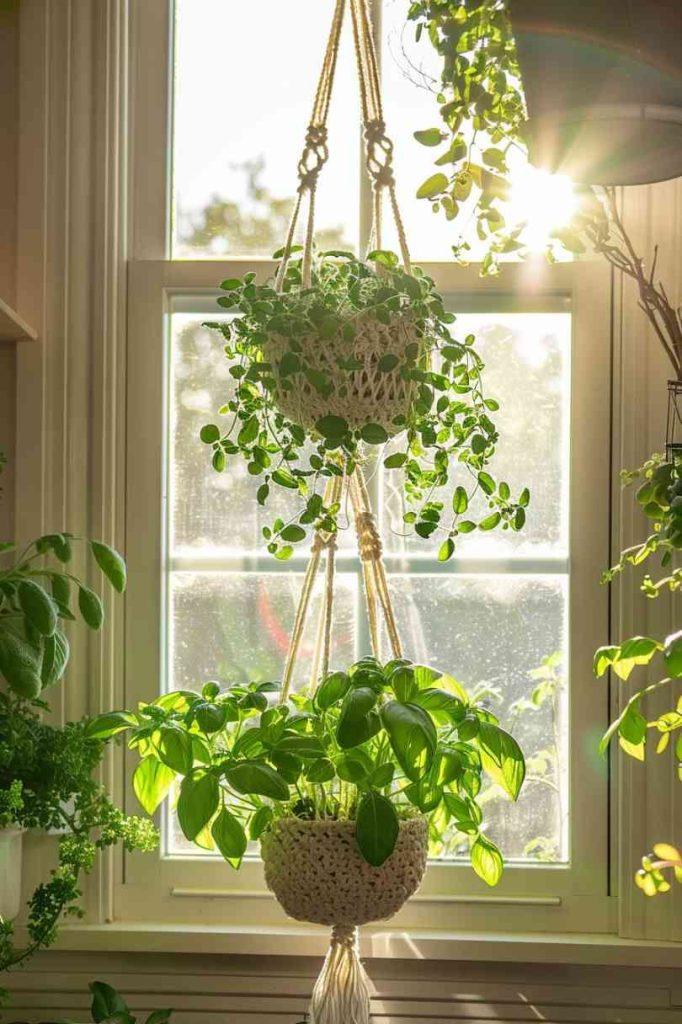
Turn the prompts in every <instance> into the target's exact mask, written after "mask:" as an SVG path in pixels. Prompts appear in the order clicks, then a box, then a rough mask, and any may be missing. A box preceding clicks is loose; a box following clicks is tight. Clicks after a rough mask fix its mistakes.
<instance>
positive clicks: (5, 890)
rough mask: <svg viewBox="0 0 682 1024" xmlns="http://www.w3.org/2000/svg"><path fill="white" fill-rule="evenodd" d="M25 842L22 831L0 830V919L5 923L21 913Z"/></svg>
mask: <svg viewBox="0 0 682 1024" xmlns="http://www.w3.org/2000/svg"><path fill="white" fill-rule="evenodd" d="M23 840H24V833H23V831H22V830H21V829H18V828H4V829H0V917H2V918H4V920H5V921H12V920H13V919H14V918H15V917H16V916H17V914H18V913H19V907H20V904H21V855H22V852H23Z"/></svg>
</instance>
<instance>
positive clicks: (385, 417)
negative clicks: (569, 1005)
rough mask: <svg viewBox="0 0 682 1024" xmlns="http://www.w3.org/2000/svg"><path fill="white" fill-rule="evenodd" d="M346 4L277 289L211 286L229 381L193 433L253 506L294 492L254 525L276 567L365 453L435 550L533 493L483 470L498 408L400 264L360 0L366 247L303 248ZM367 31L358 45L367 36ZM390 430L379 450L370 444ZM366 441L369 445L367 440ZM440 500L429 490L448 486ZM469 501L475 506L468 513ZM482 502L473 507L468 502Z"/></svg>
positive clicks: (341, 0)
mask: <svg viewBox="0 0 682 1024" xmlns="http://www.w3.org/2000/svg"><path fill="white" fill-rule="evenodd" d="M344 7H345V0H337V3H336V7H335V11H334V18H333V23H332V29H331V33H330V38H329V42H328V45H327V50H326V53H325V58H324V64H323V71H322V76H321V78H320V84H319V87H318V91H317V95H316V98H315V104H314V107H313V114H312V117H311V121H310V124H309V126H308V131H307V134H306V143H305V147H304V150H303V154H302V156H301V159H300V161H299V165H298V172H299V186H298V192H297V199H296V203H295V206H294V210H293V213H292V217H291V223H290V226H289V231H288V235H287V238H286V241H285V244H284V246H283V248H282V249H281V250H280V251H279V252H278V253H275V256H276V257H277V258H279V259H280V263H279V266H278V270H277V273H276V276H275V279H274V281H269V282H266V283H260V282H258V281H257V280H256V275H255V274H254V273H248V274H246V275H244V277H242V278H230V279H228V280H226V281H223V282H222V285H221V288H222V290H223V294H222V295H221V297H220V298H219V299H218V303H219V305H220V306H221V307H222V308H223V309H227V310H230V311H231V312H233V313H236V314H239V315H237V316H233V317H230V318H229V320H226V321H221V322H213V323H209V324H208V326H209V327H212V328H215V329H216V330H217V331H219V332H220V333H221V335H222V338H223V341H224V349H225V354H226V356H227V358H228V360H229V363H230V367H229V373H230V375H231V377H232V379H233V380H234V382H235V384H234V388H233V391H232V393H231V394H230V395H229V396H228V398H227V401H226V402H225V403H224V405H223V406H222V407H221V408H220V410H219V416H220V417H224V418H225V419H224V421H222V422H221V420H219V421H218V422H214V423H208V424H206V425H205V426H204V427H203V428H202V430H201V434H200V436H201V440H202V441H203V442H204V443H205V444H206V445H207V446H208V447H209V448H210V450H211V460H212V465H213V467H214V469H215V470H216V471H218V472H223V471H224V470H225V468H226V467H227V465H228V461H229V460H230V459H231V458H233V457H239V458H241V459H243V460H244V461H245V462H246V464H247V468H248V472H249V474H250V475H252V476H254V477H259V478H260V481H261V483H260V487H259V489H258V495H257V497H258V501H259V503H260V504H261V505H266V504H267V503H268V500H269V498H270V496H271V494H272V492H273V490H275V489H277V488H284V489H285V490H289V491H290V492H297V493H298V496H299V498H300V501H299V504H298V506H297V510H296V514H295V515H294V516H293V517H292V518H291V519H289V520H288V521H285V520H284V519H279V518H278V519H276V520H275V521H274V522H273V523H272V524H270V525H267V526H265V527H264V528H263V536H264V539H265V541H266V543H267V547H268V550H269V551H270V552H271V553H272V554H273V555H275V556H276V557H277V558H280V559H286V558H288V557H290V556H291V555H292V554H293V550H294V545H295V544H297V543H300V542H302V541H303V540H305V538H306V537H307V536H308V535H309V532H308V531H309V530H310V529H311V528H312V529H313V530H318V531H323V532H334V531H336V529H337V528H338V525H339V524H338V517H339V511H340V508H339V506H338V505H336V504H333V503H331V504H330V503H329V502H326V501H325V500H324V489H325V485H326V482H327V480H328V479H329V478H330V477H333V476H336V475H338V474H340V473H342V472H343V471H344V467H345V468H346V470H347V471H348V472H349V473H350V472H351V471H352V469H353V466H354V465H355V464H356V463H362V462H363V461H364V460H365V458H366V457H367V455H368V454H369V452H368V448H369V450H371V449H372V447H373V448H374V450H375V451H377V449H379V451H377V454H379V455H380V456H382V457H383V465H384V468H385V469H386V470H389V471H398V472H400V473H401V474H404V483H403V493H404V495H405V498H406V503H407V504H408V506H409V508H408V510H407V511H406V513H405V517H404V522H405V527H406V530H414V532H415V533H416V534H417V535H418V536H419V537H422V538H424V539H428V538H431V537H434V539H436V537H438V536H439V535H440V536H439V549H438V550H439V557H440V559H441V560H442V561H446V560H447V559H448V558H450V557H451V556H452V554H453V553H454V550H455V546H456V538H457V537H458V536H459V535H460V533H462V534H464V533H469V532H471V531H472V530H475V529H477V528H480V529H483V530H491V529H494V528H496V527H497V526H501V527H502V528H503V529H512V530H520V529H521V528H522V527H523V525H524V522H525V517H526V512H525V508H526V506H527V504H528V502H529V499H530V495H529V493H528V491H527V490H523V491H522V492H521V494H520V495H519V496H518V498H514V497H512V495H511V491H510V488H509V486H508V485H507V483H505V482H504V481H501V482H500V483H499V484H498V483H497V481H496V480H495V479H494V478H493V476H492V475H491V473H490V469H489V463H490V459H491V458H492V456H493V454H494V451H495V446H496V443H497V439H498V434H497V429H496V427H495V423H494V422H493V419H492V418H491V417H492V416H493V415H494V413H495V411H496V410H497V408H498V404H497V402H496V401H495V400H494V399H493V398H489V397H487V396H486V394H485V390H484V386H483V370H484V364H483V361H482V359H481V358H480V356H479V355H478V353H477V351H476V347H475V339H474V337H473V336H472V335H466V336H463V337H462V336H460V337H458V336H457V334H456V332H455V329H454V327H453V325H454V324H455V320H456V317H455V315H454V314H453V313H451V312H449V311H448V310H446V309H445V307H444V304H443V299H442V297H441V296H440V295H439V294H438V292H437V291H436V288H435V285H434V282H433V281H432V280H431V278H430V277H428V276H427V275H426V274H425V273H424V272H423V271H422V270H421V269H420V268H419V267H413V266H412V264H411V261H410V254H409V250H408V245H407V240H406V237H405V231H404V228H403V222H402V218H401V215H400V211H399V208H398V203H397V198H396V190H395V178H394V173H393V167H392V155H393V146H392V143H391V141H390V139H389V138H388V137H387V135H386V131H385V124H384V120H383V111H382V105H381V95H380V92H379V85H378V76H377V73H376V62H375V57H374V53H373V49H372V46H373V44H372V41H371V30H370V26H369V20H368V15H367V12H366V10H365V6H364V2H363V0H353V3H352V4H351V5H350V8H351V13H352V16H353V29H354V33H355V38H356V41H357V53H358V59H359V73H360V80H361V90H360V91H361V98H362V115H363V124H364V132H365V141H366V160H365V163H366V168H367V172H368V175H369V177H370V179H371V181H372V185H373V230H372V246H373V248H371V251H370V252H369V253H368V254H367V256H366V257H365V258H364V259H358V257H357V256H355V255H353V254H352V253H349V252H343V251H336V250H334V251H330V252H322V253H316V252H314V250H313V235H314V215H315V200H316V191H317V183H318V178H319V175H320V171H321V170H322V168H323V166H324V164H325V162H326V160H327V155H328V151H327V127H326V124H327V113H328V109H329V101H330V96H331V88H332V83H333V78H334V70H335V67H336V56H337V52H338V45H339V38H340V32H341V23H342V18H343V13H344ZM365 37H366V38H365ZM386 197H387V198H388V205H389V207H390V210H391V212H392V216H393V219H394V221H395V225H396V231H397V236H398V240H399V250H400V256H398V255H396V254H395V253H392V252H389V251H387V250H385V249H382V247H381V221H382V204H383V202H384V199H385V198H386ZM304 198H305V199H307V200H308V216H307V223H306V227H305V232H304V242H303V245H302V246H297V245H295V244H294V240H295V238H296V229H297V225H298V221H299V217H300V215H301V209H302V205H303V200H304ZM398 434H400V441H399V442H395V444H394V446H393V448H392V449H391V451H389V452H383V453H382V452H381V451H380V449H381V447H382V446H383V445H385V444H386V442H387V441H388V440H389V438H391V437H394V436H396V435H398ZM366 446H367V447H366ZM455 475H456V478H457V479H456V485H455V487H454V488H453V489H454V491H455V494H456V500H455V501H454V502H453V503H452V504H451V503H450V502H448V503H447V506H446V505H445V504H444V503H443V501H442V500H441V498H440V497H439V496H438V494H436V493H435V488H438V489H440V488H445V487H447V486H448V485H449V484H450V485H451V484H452V482H453V477H454V476H455ZM477 492H482V493H483V494H484V495H485V496H486V498H487V507H484V508H483V509H482V510H480V511H479V513H478V514H477V515H476V517H475V518H471V517H470V514H468V509H469V505H470V499H472V498H473V497H474V495H475V494H476V493H477ZM479 509H480V505H479Z"/></svg>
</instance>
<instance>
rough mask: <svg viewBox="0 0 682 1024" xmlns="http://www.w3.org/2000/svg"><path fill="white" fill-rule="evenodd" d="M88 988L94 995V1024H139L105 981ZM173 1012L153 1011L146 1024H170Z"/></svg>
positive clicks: (120, 997) (92, 1010) (117, 994)
mask: <svg viewBox="0 0 682 1024" xmlns="http://www.w3.org/2000/svg"><path fill="white" fill-rule="evenodd" d="M88 988H89V989H90V992H91V994H92V1003H91V1006H90V1017H91V1020H92V1024H108V1022H110V1021H111V1022H112V1024H113V1022H116V1024H137V1017H135V1016H133V1014H132V1012H131V1010H130V1007H129V1006H128V1004H127V1003H126V1001H125V999H124V998H123V997H122V996H121V995H120V994H119V993H118V992H117V991H116V989H115V988H112V986H111V985H107V983H106V982H104V981H91V982H90V984H89V986H88ZM172 1013H173V1011H172V1010H152V1012H151V1013H150V1014H149V1015H148V1016H147V1018H146V1020H145V1021H144V1024H168V1021H169V1020H170V1018H171V1014H172ZM62 1024H74V1022H73V1021H62Z"/></svg>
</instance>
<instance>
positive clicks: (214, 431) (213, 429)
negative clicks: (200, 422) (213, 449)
mask: <svg viewBox="0 0 682 1024" xmlns="http://www.w3.org/2000/svg"><path fill="white" fill-rule="evenodd" d="M199 437H200V438H201V440H202V441H203V442H204V444H214V442H215V441H219V440H220V430H219V429H218V427H217V426H216V425H215V423H207V424H206V425H205V426H204V427H202V428H201V430H200V431H199Z"/></svg>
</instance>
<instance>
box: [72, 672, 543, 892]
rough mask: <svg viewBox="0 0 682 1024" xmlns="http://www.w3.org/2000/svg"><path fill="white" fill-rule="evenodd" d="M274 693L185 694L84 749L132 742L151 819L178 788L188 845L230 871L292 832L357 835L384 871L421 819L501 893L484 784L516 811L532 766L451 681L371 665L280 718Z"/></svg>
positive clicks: (138, 787) (290, 706)
mask: <svg viewBox="0 0 682 1024" xmlns="http://www.w3.org/2000/svg"><path fill="white" fill-rule="evenodd" d="M277 690H278V684H275V683H259V684H257V683H251V684H250V685H249V686H233V687H230V688H229V689H227V690H221V689H220V687H219V686H218V684H217V683H214V682H209V683H206V684H205V685H204V687H203V689H202V692H201V694H196V693H192V692H190V691H183V690H181V691H176V692H174V693H169V694H165V695H163V696H161V697H159V698H157V699H156V700H155V701H153V702H152V703H151V704H143V705H141V706H140V708H139V710H138V711H137V712H130V711H121V712H113V713H111V714H108V715H106V714H105V715H102V716H100V717H99V718H95V719H93V720H92V722H91V723H90V725H89V726H88V735H90V736H92V737H93V738H95V739H108V738H110V737H112V736H115V735H118V734H119V733H123V732H126V733H128V743H129V746H131V747H132V748H134V749H135V750H136V751H137V752H138V754H139V756H140V761H139V764H138V766H137V768H136V770H135V774H134V777H133V785H134V788H135V792H136V794H137V797H138V799H139V801H140V803H141V804H142V806H143V807H144V809H145V810H146V811H147V812H148V813H150V814H151V813H153V812H154V811H155V810H156V808H157V807H158V806H159V804H160V803H161V802H162V800H164V799H165V797H166V796H167V795H168V793H169V792H170V791H171V787H172V786H173V784H174V783H176V782H177V783H179V791H178V799H177V814H178V820H179V823H180V827H181V828H182V831H183V833H184V835H185V836H186V837H187V838H188V839H189V840H191V841H192V842H196V843H197V844H198V845H200V846H203V847H207V848H217V849H218V851H219V852H220V853H221V854H222V856H223V857H224V858H225V860H226V861H227V862H228V863H229V864H231V865H232V866H233V867H238V866H239V864H240V862H241V860H242V857H243V856H244V853H245V851H246V849H247V843H248V840H249V839H252V840H257V839H262V838H263V837H266V836H268V834H269V833H272V832H273V831H275V832H276V830H277V829H278V826H279V825H280V823H281V822H282V821H287V820H288V819H291V818H298V819H300V820H302V821H313V820H320V821H347V822H351V823H354V826H355V829H354V836H355V842H356V844H357V849H358V851H359V853H360V855H361V856H362V858H363V859H364V861H366V862H367V863H368V864H370V865H373V866H375V867H379V866H380V865H382V864H383V863H384V862H386V861H387V860H388V859H389V858H390V857H391V854H392V852H393V850H394V847H395V844H396V841H397V839H398V835H399V827H400V823H401V822H402V821H407V820H409V819H411V818H413V817H414V816H415V815H419V814H424V815H426V816H427V817H428V820H429V830H430V834H431V836H432V838H433V839H434V840H436V839H438V837H439V836H441V835H442V833H443V832H444V831H446V830H447V829H450V828H452V829H457V830H459V831H460V832H462V833H464V834H466V835H467V836H469V838H470V843H471V862H472V865H473V867H474V870H475V871H476V872H477V873H478V874H479V875H480V876H481V877H482V878H483V879H484V880H485V881H486V882H487V883H488V884H489V885H494V884H495V883H496V882H497V881H498V880H499V878H500V875H501V873H502V857H501V855H500V853H499V851H498V850H497V848H496V846H495V845H494V844H493V843H492V841H491V840H490V839H489V838H487V837H486V836H485V834H484V833H483V831H482V817H483V815H482V811H481V809H480V807H479V805H478V803H477V801H476V797H477V795H478V793H479V791H480V788H481V779H482V775H483V773H484V772H486V773H487V774H488V775H489V776H490V778H491V779H492V780H493V782H495V783H496V784H497V785H498V786H500V787H501V789H503V790H505V791H506V792H507V793H508V794H509V795H510V796H511V797H512V798H513V799H516V797H517V796H518V793H519V790H520V787H521V784H522V782H523V777H524V771H525V767H524V761H523V755H522V753H521V751H520V749H519V747H518V745H517V743H516V742H515V740H514V739H513V738H512V737H511V736H509V735H508V734H507V733H506V732H504V731H503V730H502V729H501V728H500V727H499V725H498V723H497V720H496V719H495V717H494V715H492V714H491V712H489V711H487V710H486V709H485V708H483V707H481V706H477V705H475V704H471V703H470V702H469V700H468V698H467V695H466V693H465V691H464V690H463V689H462V687H461V686H460V685H459V684H458V683H457V682H456V681H455V680H454V679H453V678H452V677H450V676H447V675H443V674H442V673H440V672H438V671H436V670H435V669H432V668H428V667H425V666H418V665H412V664H411V663H410V662H408V661H406V660H404V659H396V660H394V661H391V662H388V663H387V664H385V665H381V664H379V662H377V661H376V660H375V659H374V658H370V657H368V658H364V659H362V660H361V661H359V662H357V663H356V664H354V665H353V666H351V668H350V669H349V670H348V672H332V673H329V674H327V675H326V676H325V677H324V678H323V679H322V681H321V682H320V683H319V685H318V686H317V688H316V689H315V691H314V693H311V694H304V693H294V694H292V695H291V696H290V697H289V698H288V699H287V701H286V703H284V704H282V703H280V704H278V705H274V706H271V704H270V701H269V697H270V696H272V695H273V694H274V693H275V692H276V691H277Z"/></svg>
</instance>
